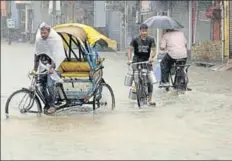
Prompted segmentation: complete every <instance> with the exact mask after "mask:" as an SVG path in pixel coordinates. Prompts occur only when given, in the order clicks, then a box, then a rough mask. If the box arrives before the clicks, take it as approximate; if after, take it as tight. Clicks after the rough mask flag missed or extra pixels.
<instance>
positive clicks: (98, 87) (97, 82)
mask: <svg viewBox="0 0 232 161" xmlns="http://www.w3.org/2000/svg"><path fill="white" fill-rule="evenodd" d="M57 33H58V34H59V35H60V37H61V38H62V40H63V43H65V44H66V46H67V48H65V47H64V53H65V56H66V60H67V61H72V59H73V58H72V54H73V56H74V57H75V59H76V60H77V62H76V63H78V62H87V63H88V64H89V67H90V72H89V77H88V79H78V78H74V79H75V81H76V82H88V83H90V84H91V85H90V87H89V89H88V91H87V94H86V95H85V96H84V98H81V99H80V98H75V99H72V98H68V97H67V95H66V93H65V90H64V88H63V85H62V83H57V84H56V90H57V91H58V90H59V89H61V92H62V95H63V97H64V98H62V99H61V94H60V93H59V92H57V94H56V95H57V96H58V97H59V99H57V101H60V102H63V101H65V104H60V106H59V105H58V106H57V107H56V110H60V109H64V108H70V107H73V106H82V105H84V104H92V105H93V110H95V109H97V108H96V106H97V107H98V108H100V103H99V101H100V99H101V96H99V98H98V95H97V94H98V93H99V92H100V93H99V94H100V95H101V92H102V87H103V86H105V87H106V88H108V90H109V91H110V94H111V97H112V107H111V108H112V110H113V109H114V108H115V96H114V93H113V90H112V88H111V86H110V85H109V84H107V83H106V82H105V80H104V78H103V68H104V66H103V61H104V60H105V59H104V58H103V59H102V60H100V62H98V61H97V59H96V62H97V63H96V66H95V67H94V66H93V65H91V59H90V57H89V56H91V55H93V54H92V53H93V52H94V53H95V54H97V53H96V52H95V51H94V49H92V47H91V46H90V45H89V43H88V40H87V39H86V40H85V41H82V40H81V39H80V38H79V37H76V36H74V35H72V34H69V33H65V32H62V33H65V34H66V35H67V36H68V37H69V42H68V41H67V40H66V39H65V37H64V35H63V34H62V33H61V32H58V31H57ZM74 38H75V39H74ZM72 44H74V45H76V47H78V49H79V58H78V56H77V54H76V53H75V51H74V49H73V48H72ZM67 49H68V50H69V52H68V53H67ZM94 56H97V55H94ZM66 60H65V61H66ZM97 72H99V76H98V77H97V79H95V78H94V75H95V74H96V73H97ZM38 75H39V74H32V73H30V74H29V78H30V76H32V77H33V79H32V82H31V85H30V87H29V88H21V89H20V90H17V91H15V92H13V93H12V94H11V95H10V97H9V98H8V100H7V102H6V107H5V113H6V114H7V115H8V114H9V103H10V101H11V99H12V97H13V96H14V95H16V94H17V93H20V92H26V93H27V94H29V98H30V99H32V102H31V100H30V104H29V105H28V106H27V107H26V109H23V110H21V111H20V112H21V113H42V106H41V101H42V102H43V103H44V105H45V106H46V105H48V103H47V102H46V99H44V96H43V95H42V93H41V92H40V90H39V88H38V87H39V83H40V82H39V80H36V78H37V77H38ZM62 78H64V77H62ZM77 92H78V91H77ZM91 98H93V100H92V101H90V99H91ZM98 99H99V100H98ZM35 101H37V105H38V106H39V107H38V111H37V112H36V111H31V108H32V106H33V104H34V102H35Z"/></svg>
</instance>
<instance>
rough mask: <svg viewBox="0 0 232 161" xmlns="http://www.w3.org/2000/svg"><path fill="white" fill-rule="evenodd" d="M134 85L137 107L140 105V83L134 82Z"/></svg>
mask: <svg viewBox="0 0 232 161" xmlns="http://www.w3.org/2000/svg"><path fill="white" fill-rule="evenodd" d="M135 87H136V97H137V104H138V107H139V108H140V107H141V102H140V101H141V84H140V83H135Z"/></svg>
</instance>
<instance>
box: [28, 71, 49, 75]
mask: <svg viewBox="0 0 232 161" xmlns="http://www.w3.org/2000/svg"><path fill="white" fill-rule="evenodd" d="M47 73H48V71H45V72H42V73H38V72H30V73H29V75H31V76H37V75H44V74H47Z"/></svg>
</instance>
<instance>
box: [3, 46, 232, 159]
mask: <svg viewBox="0 0 232 161" xmlns="http://www.w3.org/2000/svg"><path fill="white" fill-rule="evenodd" d="M1 45H2V46H1V83H2V84H1V108H2V109H1V110H2V114H1V116H2V118H1V128H2V129H1V146H2V148H1V150H2V151H1V154H2V155H1V157H2V159H209V160H215V159H232V135H231V133H232V99H231V98H232V97H231V96H232V89H231V84H232V72H229V71H228V72H214V71H211V70H209V69H205V68H197V67H191V69H190V71H189V74H190V76H189V77H190V81H191V82H190V87H191V88H193V91H191V92H187V93H186V94H185V95H181V96H177V95H176V94H175V93H173V92H170V93H166V92H164V91H162V90H160V89H158V88H155V91H154V99H155V100H156V101H157V104H158V105H157V107H156V108H147V109H142V110H138V108H136V105H135V104H136V103H135V102H133V101H130V100H129V99H128V98H127V97H128V88H127V87H125V86H124V85H123V81H124V74H125V72H126V65H125V62H126V59H125V57H123V56H118V55H115V54H112V53H104V54H103V55H104V56H105V57H106V58H107V60H106V62H105V66H106V68H105V70H104V77H105V79H106V81H107V82H108V83H109V84H110V85H111V86H112V88H113V90H114V93H115V96H116V110H115V111H114V112H113V113H107V114H96V115H93V114H92V113H91V112H90V113H78V112H76V113H75V112H74V113H73V114H72V115H71V116H66V115H65V114H63V115H61V116H55V117H48V116H42V117H40V118H38V117H30V118H25V119H16V118H12V119H9V120H5V117H3V116H4V111H3V109H4V105H5V101H6V98H7V96H8V95H9V94H10V93H12V92H13V91H14V90H16V89H19V88H21V87H23V86H25V87H27V86H28V85H29V80H28V78H27V75H26V74H27V73H28V71H29V69H30V67H32V64H33V48H32V46H31V45H29V44H13V45H12V46H10V47H9V46H8V45H6V44H1Z"/></svg>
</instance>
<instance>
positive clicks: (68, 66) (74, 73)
mask: <svg viewBox="0 0 232 161" xmlns="http://www.w3.org/2000/svg"><path fill="white" fill-rule="evenodd" d="M58 71H59V72H61V76H62V77H89V72H90V67H89V64H88V63H87V62H79V61H75V60H71V61H67V60H65V61H64V62H62V63H61V65H60V67H59V68H58Z"/></svg>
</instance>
